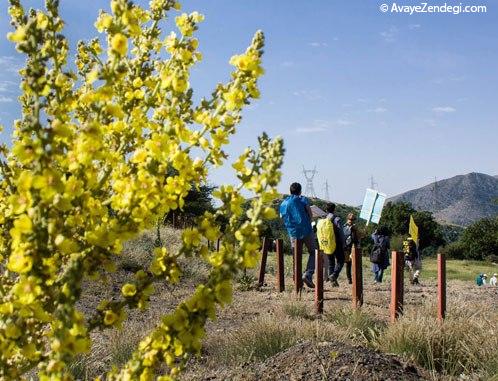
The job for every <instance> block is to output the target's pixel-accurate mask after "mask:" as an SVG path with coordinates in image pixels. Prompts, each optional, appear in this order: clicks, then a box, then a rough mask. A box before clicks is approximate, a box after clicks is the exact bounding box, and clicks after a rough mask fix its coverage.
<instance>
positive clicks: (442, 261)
mask: <svg viewBox="0 0 498 381" xmlns="http://www.w3.org/2000/svg"><path fill="white" fill-rule="evenodd" d="M445 316H446V258H445V257H444V254H443V253H439V254H438V255H437V318H438V319H439V321H443V319H444V318H445Z"/></svg>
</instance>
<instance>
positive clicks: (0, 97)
mask: <svg viewBox="0 0 498 381" xmlns="http://www.w3.org/2000/svg"><path fill="white" fill-rule="evenodd" d="M8 102H14V99H13V98H11V97H6V96H3V95H0V103H8Z"/></svg>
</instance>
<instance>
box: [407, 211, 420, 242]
mask: <svg viewBox="0 0 498 381" xmlns="http://www.w3.org/2000/svg"><path fill="white" fill-rule="evenodd" d="M408 233H410V236H411V237H412V238H413V240H414V241H415V243H418V226H417V225H416V224H415V220H414V219H413V216H412V215H410V228H409V229H408Z"/></svg>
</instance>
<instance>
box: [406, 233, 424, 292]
mask: <svg viewBox="0 0 498 381" xmlns="http://www.w3.org/2000/svg"><path fill="white" fill-rule="evenodd" d="M403 252H404V253H405V265H406V269H407V270H408V272H409V274H410V283H411V284H419V276H420V268H421V261H420V253H419V251H418V248H417V244H416V243H415V241H414V240H413V238H412V237H408V238H407V239H406V240H405V241H404V242H403Z"/></svg>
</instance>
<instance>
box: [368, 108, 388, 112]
mask: <svg viewBox="0 0 498 381" xmlns="http://www.w3.org/2000/svg"><path fill="white" fill-rule="evenodd" d="M368 111H369V112H374V113H376V114H382V113H384V112H387V108H385V107H377V108H374V109H371V110H368Z"/></svg>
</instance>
